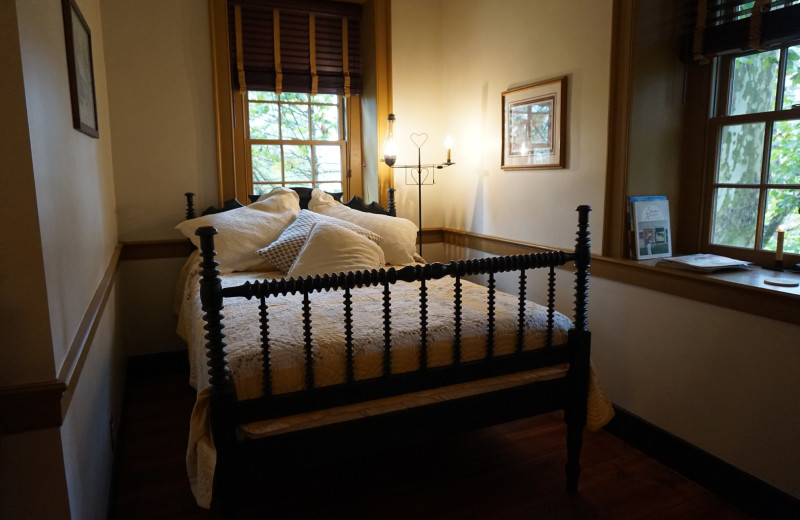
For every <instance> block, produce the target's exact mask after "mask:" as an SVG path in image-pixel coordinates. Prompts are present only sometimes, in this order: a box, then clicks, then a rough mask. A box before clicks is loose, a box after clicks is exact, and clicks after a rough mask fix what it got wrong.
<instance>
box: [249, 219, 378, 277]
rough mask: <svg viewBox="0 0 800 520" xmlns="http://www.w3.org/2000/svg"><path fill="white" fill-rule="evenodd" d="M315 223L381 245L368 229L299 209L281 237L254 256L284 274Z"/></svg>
mask: <svg viewBox="0 0 800 520" xmlns="http://www.w3.org/2000/svg"><path fill="white" fill-rule="evenodd" d="M316 222H330V223H332V224H336V225H337V226H339V227H344V228H347V229H349V230H351V231H355V232H356V233H358V234H359V235H363V236H365V237H367V238H368V239H370V240H372V241H373V242H375V243H376V244H380V243H381V237H380V235H378V234H376V233H373V232H372V231H370V230H368V229H364V228H363V227H361V226H358V225H356V224H353V223H352V222H347V221H344V220H340V219H338V218H334V217H329V216H327V215H322V214H321V213H314V212H313V211H309V210H307V209H301V210H300V213H298V215H297V218H296V219H295V221H294V222H292V223H291V224H289V227H287V228H286V229H284V230H283V232H282V233H281V236H279V237H278V239H277V240H275V241H274V242H273V243H271V244H270V245H268V246H267V247H262V248H261V249H259V250H258V251H256V254H257V255H259V256H261V257H262V258H264V259H265V260H266V261H267V262H269V263H271V264H272V265H274V266H275V267H277V268H278V269H280V270H281V271H283V272H284V273H285V272H287V271H288V270H289V268H291V267H292V264H293V263H294V261H295V259H296V258H297V255H299V254H300V250H301V249H302V248H303V244H305V243H306V239H307V238H308V234H309V233H310V232H311V228H312V227H313V226H314V224H315V223H316Z"/></svg>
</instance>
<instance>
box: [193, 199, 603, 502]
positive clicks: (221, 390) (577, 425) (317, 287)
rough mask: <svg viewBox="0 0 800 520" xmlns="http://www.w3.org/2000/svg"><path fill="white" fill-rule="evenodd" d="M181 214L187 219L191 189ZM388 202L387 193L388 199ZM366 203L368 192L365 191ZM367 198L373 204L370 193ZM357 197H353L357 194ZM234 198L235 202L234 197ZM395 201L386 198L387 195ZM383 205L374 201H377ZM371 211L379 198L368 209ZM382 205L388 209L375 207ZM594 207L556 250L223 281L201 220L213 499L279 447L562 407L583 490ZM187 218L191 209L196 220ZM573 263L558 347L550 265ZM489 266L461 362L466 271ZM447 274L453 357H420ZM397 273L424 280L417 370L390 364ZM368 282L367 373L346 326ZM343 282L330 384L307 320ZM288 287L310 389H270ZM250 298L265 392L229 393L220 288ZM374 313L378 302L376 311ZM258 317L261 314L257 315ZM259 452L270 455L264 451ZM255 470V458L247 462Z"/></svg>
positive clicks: (364, 442)
mask: <svg viewBox="0 0 800 520" xmlns="http://www.w3.org/2000/svg"><path fill="white" fill-rule="evenodd" d="M187 201H188V203H189V205H188V209H187V217H189V215H190V213H191V215H192V217H193V215H194V210H193V208H192V205H191V198H190V197H189V196H188V194H187ZM392 203H393V199H392ZM362 204H363V201H362ZM373 204H374V203H373ZM356 205H358V204H356ZM234 207H236V206H234ZM392 207H393V204H392ZM378 208H380V206H378ZM372 209H373V210H375V209H376V208H372ZM380 211H381V212H383V210H382V209H381V210H380ZM590 211H591V208H590V207H589V206H579V207H578V208H577V212H578V214H579V217H578V231H577V234H576V235H577V238H576V242H575V251H574V252H572V253H570V252H563V251H554V252H546V253H536V254H525V255H516V256H504V257H491V258H483V259H479V260H462V261H459V262H450V263H449V264H446V265H445V264H439V263H432V264H425V265H415V266H407V267H403V268H400V269H395V268H389V269H380V270H372V271H360V272H357V273H350V274H339V275H333V276H330V275H325V276H322V277H320V276H316V277H305V278H299V279H294V278H290V279H283V280H277V281H276V280H273V281H266V280H265V281H250V282H246V283H244V284H242V285H239V286H236V287H226V288H223V287H222V282H221V279H220V278H219V271H218V270H217V265H218V263H217V262H216V261H215V260H214V256H215V253H214V235H215V234H216V230H215V229H214V228H213V227H202V228H199V229H198V230H197V232H196V234H197V235H198V236H199V237H200V243H201V247H200V249H201V253H200V254H201V257H202V262H201V264H200V267H201V269H202V271H201V280H200V296H201V301H202V306H203V312H204V316H203V319H204V320H205V322H206V325H205V329H206V330H207V335H206V336H205V338H206V339H207V340H208V341H207V345H206V348H207V352H206V356H207V358H208V363H207V364H208V366H209V367H210V368H209V370H208V374H209V375H210V385H211V389H210V420H211V431H212V434H213V437H214V444H215V447H216V452H217V464H216V470H215V477H214V504H215V507H219V508H221V510H222V511H223V512H224V513H226V514H228V513H231V512H234V511H235V510H236V509H237V507H238V504H239V500H240V497H239V493H240V489H241V486H240V485H239V480H238V479H239V478H240V475H241V474H242V472H243V471H244V469H245V468H247V466H248V463H249V462H250V461H253V460H274V458H275V457H277V456H279V455H280V454H284V455H285V454H287V453H292V454H298V453H307V452H309V451H310V447H312V446H319V445H324V446H327V447H328V448H330V447H334V446H335V447H336V451H339V452H341V451H342V450H346V449H347V448H343V447H348V448H353V449H358V450H373V449H377V450H379V449H380V448H381V447H382V446H387V445H389V444H390V443H396V442H408V441H416V440H419V439H422V438H428V437H430V436H431V435H438V434H443V433H450V432H457V431H463V430H467V429H473V428H480V427H484V426H489V425H493V424H498V423H501V422H506V421H511V420H515V419H519V418H522V417H526V416H531V415H536V414H540V413H546V412H550V411H555V410H564V412H565V415H564V419H565V422H566V425H567V452H568V454H567V461H566V488H567V491H568V492H570V493H574V492H576V491H577V489H578V477H579V474H580V461H579V459H580V452H581V445H582V432H583V428H584V427H585V425H586V415H587V398H588V388H589V373H590V368H589V357H590V343H591V334H590V332H589V329H588V328H587V312H588V277H589V266H590V240H589V235H590V233H589V231H588V227H589V223H588V222H589V212H590ZM192 217H189V218H192ZM569 262H574V266H575V292H574V301H575V308H574V318H573V327H572V328H571V330H570V331H569V333H568V341H567V343H566V344H563V345H552V344H551V343H552V341H551V340H552V332H553V331H552V327H553V320H552V315H553V312H554V310H553V309H554V300H555V271H554V270H555V268H556V267H557V266H562V265H564V264H567V263H569ZM529 269H549V275H548V302H547V307H548V318H549V319H548V345H547V346H546V347H544V348H541V349H536V350H529V351H523V350H522V321H523V319H524V315H525V311H524V309H525V304H524V302H525V294H526V270H529ZM510 271H517V272H519V277H520V290H519V301H520V304H519V305H520V307H519V309H520V310H519V332H518V334H517V336H518V340H517V348H516V352H515V353H513V354H509V355H502V356H500V355H498V356H495V355H494V353H493V348H494V343H493V342H494V320H495V316H494V298H495V278H494V276H495V274H497V273H502V272H510ZM479 274H480V275H488V302H487V331H488V334H487V345H486V357H485V358H484V359H483V360H478V361H470V362H462V361H461V359H460V329H461V301H460V296H461V292H460V287H461V279H462V278H463V277H465V276H469V275H479ZM444 277H451V278H453V280H454V288H455V301H454V307H453V312H454V319H455V330H454V345H453V364H451V365H448V366H444V367H428V366H427V298H426V285H425V282H426V281H427V280H432V279H440V278H444ZM397 281H406V282H420V291H419V292H420V296H419V298H420V305H419V309H420V331H421V332H420V351H419V352H420V354H419V356H420V363H419V365H420V367H421V368H420V369H419V370H417V371H415V372H410V373H401V374H392V371H391V355H390V354H389V352H390V349H391V339H390V331H391V321H392V320H391V286H392V284H394V283H395V282H397ZM364 286H382V287H383V309H381V310H380V312H382V316H381V318H382V322H383V328H384V343H385V344H384V362H383V369H384V375H383V377H379V378H376V379H371V380H355V379H354V375H353V374H354V366H353V364H354V361H353V348H352V330H353V327H355V326H369V325H367V324H354V323H353V320H352V314H351V308H350V304H351V291H356V290H358V288H359V287H364ZM328 290H341V291H342V292H343V317H342V319H343V321H344V323H345V341H346V373H347V381H346V382H345V383H343V384H339V385H335V386H325V387H315V382H314V368H313V367H314V360H313V357H312V355H311V352H312V350H311V349H312V335H313V331H312V326H311V319H310V309H311V305H312V303H313V300H312V298H311V294H312V293H314V292H321V291H328ZM287 293H292V294H295V293H299V294H301V295H302V296H303V303H302V305H303V316H304V320H303V322H304V323H303V330H304V338H303V343H304V345H303V346H302V348H304V351H305V373H306V376H305V386H306V389H305V390H303V391H299V392H293V393H288V394H276V395H273V394H272V389H271V378H270V357H269V337H268V331H269V328H270V327H276V326H279V324H273V323H269V321H268V318H267V315H268V312H267V305H266V304H265V299H266V298H267V297H268V296H277V295H281V294H284V295H285V294H287ZM233 297H244V298H248V299H250V298H257V299H259V300H260V301H261V305H260V311H261V312H260V319H261V320H262V321H261V330H262V359H263V370H264V395H263V397H261V398H257V399H249V400H245V401H236V398H235V396H234V391H233V383H232V381H231V378H230V375H229V373H228V368H227V359H226V351H225V346H226V344H225V340H224V338H225V334H224V332H223V329H224V327H225V325H224V322H223V315H222V312H221V311H222V309H223V303H224V300H225V299H226V298H233ZM376 311H377V310H376ZM254 319H259V317H258V316H254ZM563 363H569V370H568V372H567V374H566V376H564V377H561V378H558V379H553V380H545V381H537V382H533V383H527V384H524V385H522V386H516V387H512V388H507V389H504V390H500V391H494V392H491V393H484V394H479V395H474V396H471V397H465V398H458V399H452V400H447V401H443V402H437V403H435V404H431V405H425V406H420V407H416V408H410V409H406V410H401V411H397V412H392V413H388V414H383V415H378V416H370V417H365V418H361V419H358V420H351V421H347V422H343V423H336V424H331V425H327V426H322V427H317V428H314V429H306V430H300V431H295V432H292V433H287V434H282V435H274V436H269V437H264V438H262V439H258V440H250V441H247V442H246V443H245V442H240V441H239V440H237V430H236V429H237V426H238V425H239V424H245V423H249V422H254V421H259V420H265V419H270V418H276V417H282V416H288V415H293V414H297V413H302V412H307V411H312V410H322V409H326V408H330V407H334V406H340V405H346V404H351V403H356V402H362V401H368V400H372V399H378V398H382V397H388V396H394V395H399V394H403V393H407V392H413V391H417V390H424V389H429V388H436V387H442V386H447V385H452V384H457V383H464V382H469V381H474V380H478V379H482V378H486V377H494V376H498V375H504V374H509V373H513V372H521V371H527V370H532V369H535V368H542V367H548V366H554V365H559V364H563ZM264 457H266V458H264ZM251 469H252V468H251Z"/></svg>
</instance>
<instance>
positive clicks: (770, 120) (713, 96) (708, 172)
mask: <svg viewBox="0 0 800 520" xmlns="http://www.w3.org/2000/svg"><path fill="white" fill-rule="evenodd" d="M796 45H798V42H797V41H794V42H790V43H786V44H783V45H780V46H777V47H775V49H781V51H782V52H781V58H780V63H779V68H778V72H777V74H778V78H779V83H778V88H777V89H776V90H777V92H776V101H777V100H779V99H781V98H782V97H783V88H782V84H783V81H784V80H781V79H780V78H782V77H785V73H786V54H787V53H786V52H785V49H786V48H788V47H792V46H796ZM775 49H770V50H775ZM758 52H759V51H750V52H744V53H736V54H730V55H726V56H722V57H719V58H717V59H716V62H715V63H714V71H713V75H712V85H711V89H710V93H709V97H710V106H711V113H710V114H709V117H708V120H707V135H708V139H707V140H706V143H707V144H706V149H705V157H706V159H705V173H704V178H705V183H704V184H705V189H704V190H703V212H702V227H701V234H700V241H701V250H702V252H708V253H714V254H719V255H723V256H729V257H733V258H738V259H742V260H746V261H749V262H754V263H756V264H759V265H765V266H769V265H772V264H774V263H775V251H773V250H769V249H763V247H762V236H763V226H764V219H765V213H766V200H765V199H766V194H767V191H769V190H770V189H771V188H773V187H780V188H781V189H800V184H770V183H769V182H768V176H769V165H770V157H769V153H770V147H769V143H768V142H769V140H770V139H771V135H772V125H773V124H774V123H775V122H776V121H785V120H797V119H800V108H790V109H782V110H777V109H776V110H772V111H768V112H759V113H754V114H737V115H728V111H729V107H728V104H729V101H730V88H731V82H732V74H733V62H734V60H735V59H736V58H738V57H742V56H749V55H754V54H757V53H758ZM776 106H777V105H776ZM762 122H763V123H765V128H764V134H765V135H764V143H765V144H764V155H763V159H762V164H761V171H760V172H759V182H758V183H757V184H756V183H753V184H736V185H733V184H728V183H718V182H717V179H716V176H717V166H718V155H719V141H720V138H721V134H722V129H723V128H724V127H726V126H730V125H736V124H748V123H762ZM720 187H738V188H742V187H747V188H753V189H758V190H759V202H758V214H757V215H756V230H755V237H754V238H755V242H754V245H753V247H752V248H743V247H734V246H726V245H722V244H714V243H712V241H711V240H712V228H713V221H714V195H715V190H716V189H717V188H720ZM798 262H800V255H798V254H796V253H787V252H786V251H784V257H783V264H784V265H786V266H793V265H795V264H796V263H798Z"/></svg>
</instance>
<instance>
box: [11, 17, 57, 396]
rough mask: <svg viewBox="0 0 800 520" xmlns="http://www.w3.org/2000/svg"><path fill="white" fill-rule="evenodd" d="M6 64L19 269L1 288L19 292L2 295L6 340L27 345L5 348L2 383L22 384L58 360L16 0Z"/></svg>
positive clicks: (14, 261)
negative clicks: (54, 344)
mask: <svg viewBox="0 0 800 520" xmlns="http://www.w3.org/2000/svg"><path fill="white" fill-rule="evenodd" d="M0 70H2V71H3V72H2V74H3V79H2V81H0V114H3V117H2V119H0V158H2V162H1V163H0V182H2V185H3V195H4V197H3V199H4V202H3V204H2V205H0V218H2V220H3V222H5V223H11V224H12V225H7V226H6V230H5V233H4V239H5V241H6V243H7V244H12V245H13V246H12V247H6V248H4V251H3V254H2V255H0V272H3V273H15V274H14V276H0V294H3V295H12V294H13V295H15V297H14V298H10V297H3V298H0V330H2V331H3V335H2V345H3V346H6V345H17V346H20V347H23V346H24V347H23V348H4V349H3V355H4V362H3V363H0V384H2V385H17V384H22V383H27V382H29V381H45V380H48V379H53V378H54V373H55V365H54V360H53V348H52V343H51V339H50V317H49V309H48V305H47V287H46V284H45V280H44V259H43V258H42V243H41V240H40V239H39V213H38V211H37V209H36V185H35V183H34V180H33V157H32V156H31V145H30V139H29V136H28V113H27V106H26V102H25V85H24V83H23V74H22V58H21V56H20V44H19V31H18V28H17V13H16V5H15V3H14V2H2V3H0ZM20 266H25V269H20Z"/></svg>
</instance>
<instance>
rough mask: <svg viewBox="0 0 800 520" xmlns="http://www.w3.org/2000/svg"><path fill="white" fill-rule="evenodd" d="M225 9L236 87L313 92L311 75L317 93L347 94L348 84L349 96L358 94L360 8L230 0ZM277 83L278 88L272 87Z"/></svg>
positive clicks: (355, 6) (359, 81)
mask: <svg viewBox="0 0 800 520" xmlns="http://www.w3.org/2000/svg"><path fill="white" fill-rule="evenodd" d="M323 4H324V5H323ZM228 5H229V9H228V15H229V23H228V25H229V36H230V52H231V64H232V67H234V70H233V71H232V74H231V78H232V79H233V84H234V87H235V88H240V89H249V90H266V91H271V92H275V91H278V90H282V91H286V92H305V93H312V92H314V84H315V81H314V74H315V73H316V77H317V80H316V87H317V88H316V90H317V91H318V92H319V93H323V94H340V95H347V94H348V92H347V90H348V89H347V82H348V81H349V84H350V85H349V87H350V88H349V91H350V92H349V93H352V94H360V93H361V86H362V81H361V62H360V58H361V50H360V46H361V38H360V24H361V6H360V5H359V4H350V3H340V2H324V3H320V2H289V1H285V2H280V1H268V0H264V1H256V0H230V1H229V4H228ZM237 10H238V11H239V13H240V15H239V16H240V20H241V21H240V23H239V24H237V23H236V22H235V20H236V17H235V12H236V11H237ZM276 19H277V20H278V23H275V21H276ZM312 27H313V30H314V33H313V34H312V33H311V31H312ZM343 27H346V28H347V29H346V31H347V33H346V34H343ZM237 30H238V33H237ZM276 33H277V34H276ZM276 36H277V37H276ZM237 38H240V40H241V47H240V48H237V45H236V43H237ZM312 44H313V45H315V47H314V49H313V53H312V49H311V46H312ZM312 54H314V59H315V67H314V66H312ZM276 65H277V67H276ZM276 69H277V70H276ZM314 69H316V70H314ZM278 72H280V73H281V74H282V77H281V78H278V77H277V73H278ZM240 77H241V78H244V79H243V81H244V83H245V84H244V85H242V80H241V79H240ZM348 78H349V79H348ZM278 79H280V87H276V83H277V80H278Z"/></svg>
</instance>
